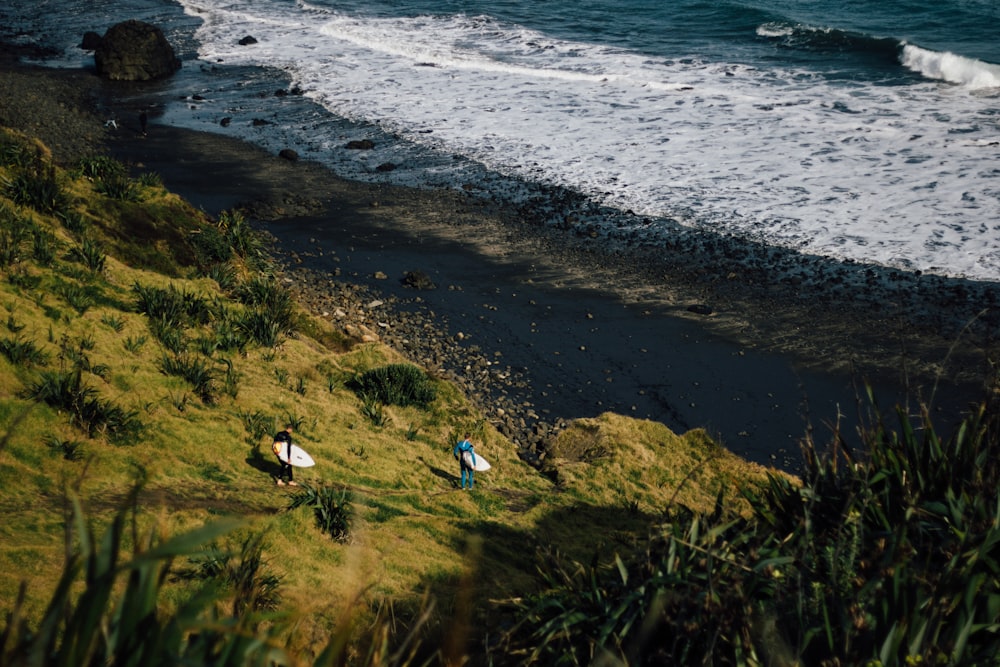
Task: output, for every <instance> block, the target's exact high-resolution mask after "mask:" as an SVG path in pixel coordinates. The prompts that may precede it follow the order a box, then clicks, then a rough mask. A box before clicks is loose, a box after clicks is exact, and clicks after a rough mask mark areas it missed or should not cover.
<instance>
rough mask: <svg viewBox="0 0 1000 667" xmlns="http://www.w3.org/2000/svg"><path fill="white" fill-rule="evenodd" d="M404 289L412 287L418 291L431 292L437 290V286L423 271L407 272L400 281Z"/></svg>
mask: <svg viewBox="0 0 1000 667" xmlns="http://www.w3.org/2000/svg"><path fill="white" fill-rule="evenodd" d="M400 282H401V283H403V285H405V286H406V287H412V288H414V289H419V290H432V289H437V285H435V284H434V281H432V280H431V278H430V276H428V275H427V274H426V273H424V272H423V271H407V272H406V273H404V274H403V277H402V279H401V280H400Z"/></svg>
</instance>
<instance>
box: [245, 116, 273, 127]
mask: <svg viewBox="0 0 1000 667" xmlns="http://www.w3.org/2000/svg"><path fill="white" fill-rule="evenodd" d="M250 124H251V125H253V126H254V127H263V126H264V125H270V124H271V121H269V120H264V119H263V118H254V119H253V120H252V121H250Z"/></svg>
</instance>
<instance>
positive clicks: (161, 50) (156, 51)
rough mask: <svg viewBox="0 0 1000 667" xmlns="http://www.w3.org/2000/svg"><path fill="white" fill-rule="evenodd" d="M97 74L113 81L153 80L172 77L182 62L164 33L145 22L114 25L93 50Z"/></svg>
mask: <svg viewBox="0 0 1000 667" xmlns="http://www.w3.org/2000/svg"><path fill="white" fill-rule="evenodd" d="M94 64H95V65H97V73H98V74H100V75H101V76H105V77H107V78H109V79H112V80H114V81H151V80H153V79H162V78H165V77H168V76H170V75H171V74H173V73H174V72H176V71H177V70H178V69H180V66H181V61H180V59H179V58H178V57H177V56H176V55H175V54H174V48H173V47H172V46H170V42H168V41H167V38H166V37H164V36H163V31H161V30H160V29H159V28H157V27H156V26H154V25H150V24H149V23H143V22H142V21H136V20H131V21H123V22H122V23H118V24H116V25H113V26H111V27H110V28H109V29H108V31H107V32H106V33H104V37H102V38H101V43H100V45H99V46H98V47H97V48H96V49H95V50H94Z"/></svg>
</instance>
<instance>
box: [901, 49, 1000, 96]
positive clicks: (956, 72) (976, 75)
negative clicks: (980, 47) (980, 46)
mask: <svg viewBox="0 0 1000 667" xmlns="http://www.w3.org/2000/svg"><path fill="white" fill-rule="evenodd" d="M900 59H901V60H902V63H903V65H905V66H906V67H908V68H910V69H911V70H913V71H914V72H919V73H920V74H922V75H923V76H926V77H928V78H931V79H940V80H942V81H947V82H948V83H957V84H961V85H963V86H967V87H969V88H972V89H977V88H998V89H1000V65H991V64H990V63H984V62H982V61H981V60H975V59H973V58H965V57H963V56H959V55H955V54H954V53H947V52H945V53H940V52H937V51H928V50H927V49H922V48H920V47H919V46H914V45H912V44H907V45H906V46H904V47H903V55H902V57H901V58H900Z"/></svg>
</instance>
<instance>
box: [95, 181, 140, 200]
mask: <svg viewBox="0 0 1000 667" xmlns="http://www.w3.org/2000/svg"><path fill="white" fill-rule="evenodd" d="M94 189H95V190H97V191H98V192H100V193H101V194H102V195H104V196H105V197H109V198H111V199H115V200H117V201H130V202H138V201H142V191H141V189H140V188H139V184H138V183H136V182H135V181H133V180H132V179H131V178H129V177H128V176H122V175H117V174H115V175H108V176H103V177H101V178H100V179H99V180H98V181H97V184H96V186H95V187H94Z"/></svg>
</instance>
